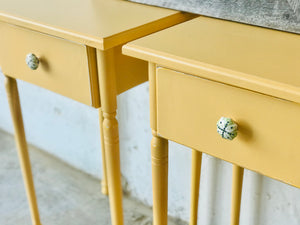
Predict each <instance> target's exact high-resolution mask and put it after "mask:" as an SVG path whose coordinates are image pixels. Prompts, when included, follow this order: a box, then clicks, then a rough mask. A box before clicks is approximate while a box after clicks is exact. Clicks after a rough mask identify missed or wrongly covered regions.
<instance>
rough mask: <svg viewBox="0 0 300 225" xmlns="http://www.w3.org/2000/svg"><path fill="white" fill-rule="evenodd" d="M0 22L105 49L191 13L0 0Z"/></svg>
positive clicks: (116, 2) (100, 2)
mask: <svg viewBox="0 0 300 225" xmlns="http://www.w3.org/2000/svg"><path fill="white" fill-rule="evenodd" d="M0 5H1V8H0V21H4V22H8V23H12V24H14V25H19V26H22V27H25V28H29V29H33V30H37V31H39V32H44V33H47V34H51V35H54V36H58V37H61V38H65V39H68V40H73V41H76V42H79V43H83V44H86V45H89V46H91V47H95V48H98V49H100V50H105V49H108V48H111V47H114V46H116V45H119V44H122V43H124V42H128V41H131V40H134V39H136V38H139V37H141V36H144V35H145V34H150V33H152V32H154V31H156V30H157V26H159V25H160V24H162V23H163V24H168V23H172V21H174V19H175V18H178V19H183V18H189V17H191V14H187V13H180V12H178V11H174V10H168V9H161V8H158V7H152V6H146V5H141V4H137V3H132V2H127V1H124V0H109V1H107V0H86V1H84V0H72V1H60V0H52V1H40V0H28V1H20V0H10V1H7V0H0Z"/></svg>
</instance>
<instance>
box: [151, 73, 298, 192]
mask: <svg viewBox="0 0 300 225" xmlns="http://www.w3.org/2000/svg"><path fill="white" fill-rule="evenodd" d="M156 92H157V93H156V94H157V99H156V101H157V131H158V133H159V135H161V136H162V137H164V138H167V139H169V140H173V141H175V142H178V143H181V144H183V145H186V146H188V147H191V148H194V149H197V150H199V151H202V152H205V153H207V154H210V155H213V156H215V157H218V158H221V159H223V160H226V161H229V162H232V163H234V164H237V165H240V166H242V167H245V168H247V169H250V170H253V171H257V172H259V173H261V174H264V175H266V176H269V177H272V178H275V179H278V180H281V181H284V182H286V183H289V184H292V185H294V186H297V187H300V173H299V172H298V171H299V169H300V106H299V104H296V103H292V102H288V101H285V100H282V99H278V98H274V97H270V96H266V95H263V94H259V93H255V92H251V91H248V90H245V89H240V88H236V87H233V86H229V85H225V84H221V83H217V82H214V81H209V80H206V79H202V78H199V77H195V76H192V75H187V74H183V73H179V72H175V71H172V70H168V69H164V68H158V69H157V89H156ZM221 117H230V118H231V119H233V120H234V121H235V122H236V123H237V124H238V135H237V137H236V138H235V139H233V140H232V141H230V140H226V139H223V138H222V137H221V136H220V135H219V134H218V133H217V127H216V123H217V121H218V120H219V119H220V118H221Z"/></svg>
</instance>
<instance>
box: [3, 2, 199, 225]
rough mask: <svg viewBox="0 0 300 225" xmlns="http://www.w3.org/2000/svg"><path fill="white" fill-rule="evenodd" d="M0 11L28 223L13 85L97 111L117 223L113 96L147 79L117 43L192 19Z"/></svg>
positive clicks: (121, 11) (146, 12)
mask: <svg viewBox="0 0 300 225" xmlns="http://www.w3.org/2000/svg"><path fill="white" fill-rule="evenodd" d="M0 5H1V9H0V33H1V35H0V66H1V68H2V71H3V73H4V74H5V75H6V80H5V82H6V89H7V95H8V100H9V104H10V110H11V115H12V119H13V123H14V129H15V134H16V142H17V146H18V153H19V158H20V164H21V168H22V172H23V176H24V181H25V187H26V191H27V196H28V200H29V205H30V210H31V217H32V223H33V224H35V225H38V224H41V222H40V219H39V213H38V207H37V202H36V196H35V192H34V185H33V179H32V174H31V169H30V160H29V156H28V151H27V144H26V139H25V133H24V127H23V121H22V114H21V108H20V102H19V96H18V89H17V83H16V79H21V80H24V81H27V82H30V83H33V84H35V85H38V86H40V87H44V88H46V89H49V90H51V91H54V92H56V93H59V94H61V95H64V96H67V97H69V98H72V99H74V100H76V101H78V102H81V103H84V104H87V105H90V106H92V107H95V108H99V107H100V106H101V110H99V117H100V127H101V133H102V134H101V139H102V159H103V171H104V173H103V182H102V192H103V193H104V194H107V193H109V200H110V209H111V219H112V224H113V225H122V224H123V216H122V188H121V174H120V157H119V138H118V122H117V120H116V118H115V116H116V109H117V102H116V96H117V95H118V94H120V93H122V92H124V91H126V90H127V89H129V88H131V87H134V86H136V85H138V84H140V83H142V82H144V81H146V80H147V63H146V62H143V61H141V60H137V59H132V58H130V57H127V56H124V55H122V54H121V45H122V44H124V43H126V42H128V41H132V40H134V39H136V38H139V37H142V36H145V35H148V34H150V33H153V32H156V31H158V30H161V29H164V28H166V27H170V26H172V25H174V24H178V23H180V22H183V21H186V20H188V19H191V18H192V17H193V16H192V15H191V14H184V13H180V12H176V11H173V10H166V9H160V8H156V7H150V6H145V5H140V4H135V3H129V2H126V1H122V0H109V1H107V0H97V1H92V0H88V1H83V0H74V1H59V0H53V1H38V0H28V1H17V0H10V1H5V0H0ZM104 149H105V150H104ZM106 173H107V174H106ZM106 180H107V182H106ZM107 185H108V188H107Z"/></svg>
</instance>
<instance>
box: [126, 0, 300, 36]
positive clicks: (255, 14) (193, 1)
mask: <svg viewBox="0 0 300 225" xmlns="http://www.w3.org/2000/svg"><path fill="white" fill-rule="evenodd" d="M130 1H133V2H139V3H143V4H149V5H157V6H161V7H165V8H170V9H176V10H181V11H186V12H192V13H196V14H200V15H205V16H211V17H216V18H221V19H226V20H232V21H238V22H242V23H247V24H253V25H258V26H263V27H269V28H274V29H279V30H285V31H289V32H294V33H300V26H299V23H300V7H299V0H288V1H286V0H283V1H282V0H272V1H265V0H254V1H248V0H239V1H222V0H201V1H199V0H188V1H183V0H163V1H161V0H130Z"/></svg>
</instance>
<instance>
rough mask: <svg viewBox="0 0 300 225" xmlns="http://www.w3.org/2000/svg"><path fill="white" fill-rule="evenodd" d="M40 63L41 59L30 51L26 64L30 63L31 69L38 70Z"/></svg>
mask: <svg viewBox="0 0 300 225" xmlns="http://www.w3.org/2000/svg"><path fill="white" fill-rule="evenodd" d="M39 63H40V60H39V58H38V57H37V56H36V55H35V54H33V53H29V54H28V55H27V56H26V64H27V65H28V67H29V68H30V69H32V70H36V69H37V68H38V67H39Z"/></svg>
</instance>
